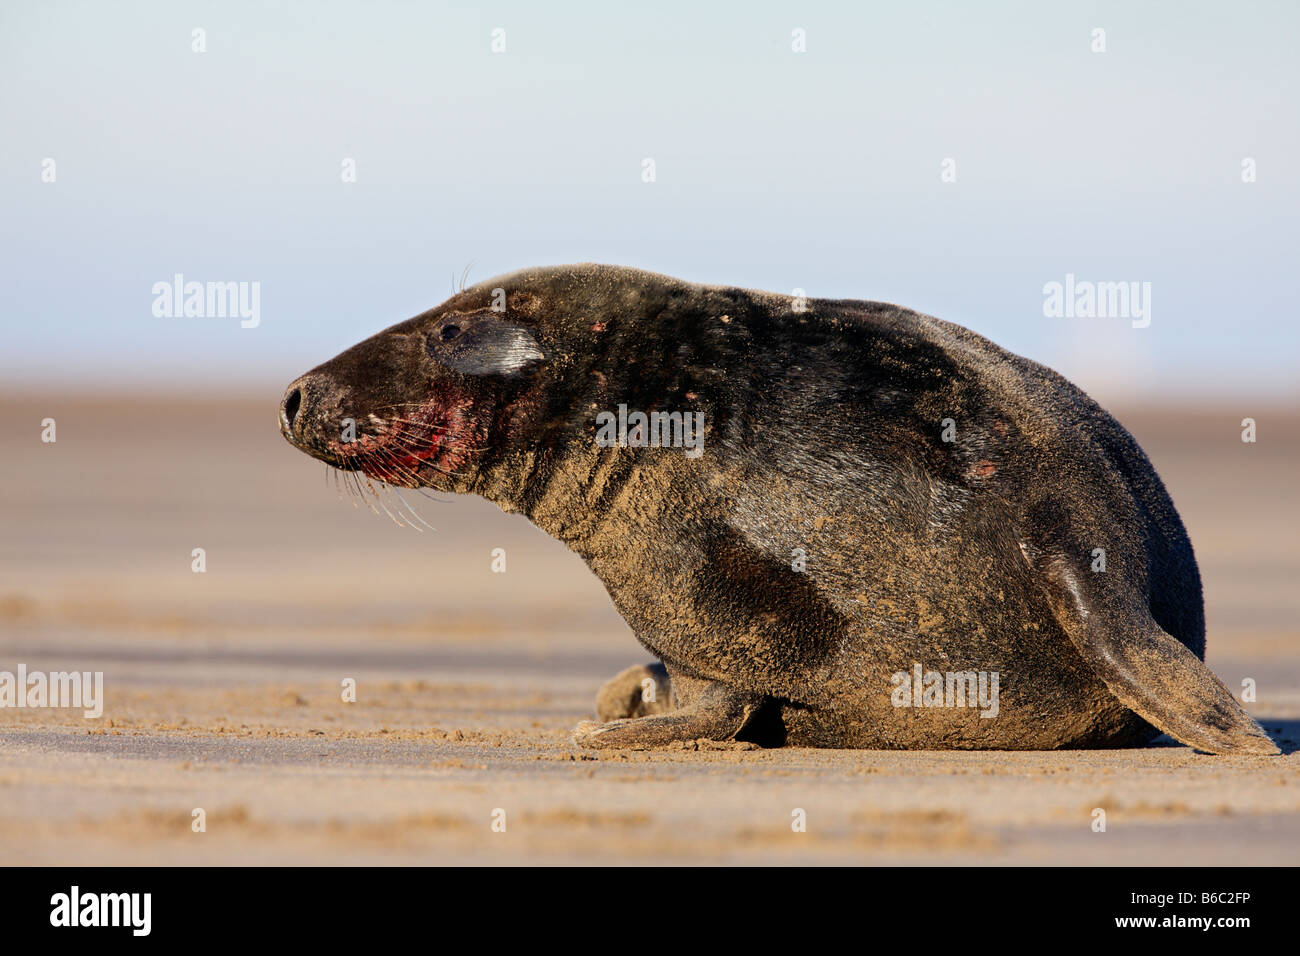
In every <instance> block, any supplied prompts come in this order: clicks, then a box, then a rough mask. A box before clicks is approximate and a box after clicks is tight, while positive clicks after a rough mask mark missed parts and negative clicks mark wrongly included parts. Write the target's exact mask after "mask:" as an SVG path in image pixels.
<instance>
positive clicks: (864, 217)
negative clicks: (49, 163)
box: [0, 0, 1300, 402]
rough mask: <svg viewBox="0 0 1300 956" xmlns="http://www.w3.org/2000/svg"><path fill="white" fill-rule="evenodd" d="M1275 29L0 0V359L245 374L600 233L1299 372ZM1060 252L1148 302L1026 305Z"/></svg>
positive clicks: (1143, 7) (1032, 342) (999, 19)
mask: <svg viewBox="0 0 1300 956" xmlns="http://www.w3.org/2000/svg"><path fill="white" fill-rule="evenodd" d="M1298 26H1300V8H1297V7H1296V6H1295V5H1294V4H1292V3H1287V2H1278V3H1251V4H1246V5H1243V6H1231V7H1229V6H1227V5H1221V4H1213V3H1178V2H1172V0H1170V2H1149V3H1143V4H1125V3H1119V2H1114V3H1107V2H1101V3H1065V4H1047V5H1044V4H1041V3H1033V2H1023V3H991V4H978V5H976V4H966V3H960V2H951V3H912V4H850V3H805V2H799V3H719V4H699V3H694V2H678V3H674V2H667V3H658V4H654V5H650V6H644V5H631V6H628V5H609V4H600V3H580V4H568V5H562V6H559V7H556V6H552V5H548V6H545V7H539V6H537V5H535V4H527V3H508V2H490V3H484V4H470V3H423V2H406V3H403V2H394V3H338V2H322V3H307V2H296V3H283V2H282V3H248V2H219V3H217V2H214V3H202V2H185V3H165V2H157V3H147V2H146V3H127V4H111V5H105V4H98V3H67V2H51V3H29V2H18V3H6V4H5V5H4V6H3V9H2V10H0V64H3V65H2V66H0V77H3V80H4V82H3V84H0V119H3V122H4V129H5V136H4V137H3V142H0V190H3V196H4V208H5V215H4V230H3V234H2V235H0V275H2V276H3V282H4V298H5V317H4V326H5V340H4V348H3V352H2V353H0V376H2V377H3V380H4V381H5V382H6V383H7V384H8V385H9V387H11V388H12V387H18V386H30V387H40V386H46V385H50V384H53V383H56V382H57V383H58V384H59V386H60V387H62V388H64V389H68V388H79V389H85V388H91V387H99V386H101V385H102V386H108V387H112V388H115V389H122V388H129V389H133V390H139V389H153V388H158V389H162V388H167V387H174V386H183V387H184V388H186V389H189V390H194V389H202V390H203V391H205V392H209V391H215V390H229V389H233V388H236V387H243V386H249V387H256V388H259V389H260V388H269V389H271V390H272V392H273V391H274V390H275V388H276V387H277V386H279V385H281V384H283V383H285V382H287V381H288V380H289V379H291V378H292V377H294V376H296V375H297V374H298V373H299V372H300V371H303V370H305V369H306V368H308V367H310V366H312V365H315V364H316V363H317V362H319V361H321V360H323V359H325V358H327V357H329V356H331V355H333V354H335V353H337V352H338V351H340V350H341V349H343V348H344V347H346V346H348V345H350V344H352V343H353V342H355V341H356V340H358V339H359V338H361V337H363V336H365V335H368V334H370V333H371V332H373V331H376V330H378V329H380V328H383V327H385V326H388V325H390V324H392V323H394V322H397V321H399V320H401V319H404V318H407V317H409V316H411V315H414V314H416V313H418V312H421V311H423V310H424V309H426V308H428V307H430V306H432V305H434V304H436V303H437V302H439V301H441V300H442V299H443V298H445V297H446V296H447V294H448V292H449V291H450V289H451V284H452V277H453V276H459V275H460V274H461V272H462V270H464V269H465V268H466V267H469V269H470V271H469V275H470V279H471V281H477V280H480V279H484V278H487V277H490V276H492V275H496V274H499V273H502V272H506V271H511V270H513V269H516V268H521V267H524V266H532V265H542V264H549V263H564V262H574V261H601V262H613V263H620V264H625V265H632V266H639V267H642V268H647V269H652V270H656V271H661V272H666V273H669V274H672V275H677V276H681V277H683V278H687V279H690V280H694V281H703V282H718V283H726V284H734V285H740V286H748V287H755V288H764V289H771V290H775V291H781V292H789V291H790V290H792V289H794V288H802V289H805V290H806V291H807V293H808V294H809V295H813V296H829V297H853V298H865V299H877V300H884V301H893V302H898V303H901V304H904V305H907V306H910V307H912V308H915V309H918V310H920V311H923V312H929V313H931V314H934V315H938V316H940V317H943V318H947V319H950V320H952V321H956V322H960V323H962V324H964V325H967V326H970V327H971V328H973V329H975V330H976V331H979V332H981V333H983V334H985V335H987V336H989V337H991V338H993V339H994V340H995V341H997V342H999V343H1000V344H1002V345H1003V346H1005V347H1007V348H1010V349H1012V350H1013V351H1016V352H1020V353H1024V354H1027V355H1030V356H1032V357H1033V358H1035V359H1037V360H1039V361H1042V362H1045V363H1046V364H1048V365H1050V366H1052V367H1054V368H1057V369H1059V370H1061V371H1062V372H1063V373H1065V374H1066V375H1067V376H1069V377H1071V378H1073V379H1075V380H1077V381H1079V382H1080V383H1081V384H1083V385H1084V387H1085V388H1088V389H1089V390H1091V391H1092V392H1094V393H1095V394H1097V395H1098V396H1099V397H1100V398H1101V399H1102V400H1103V401H1108V400H1112V399H1132V400H1135V401H1142V402H1151V401H1177V400H1181V399H1183V398H1186V397H1206V396H1210V395H1225V394H1234V393H1247V394H1259V395H1265V394H1266V395H1270V396H1287V397H1292V398H1293V397H1294V396H1295V395H1296V382H1295V379H1296V376H1295V375H1294V369H1295V362H1296V358H1297V346H1298V345H1300V331H1298V328H1300V325H1298V324H1297V322H1296V321H1295V307H1296V291H1295V282H1294V276H1295V251H1296V249H1295V223H1296V213H1297V211H1298V210H1300V177H1297V176H1296V175H1295V173H1294V171H1295V169H1297V168H1298V167H1300V122H1298V121H1297V111H1296V109H1295V108H1294V107H1295V97H1296V94H1297V82H1298V81H1300V61H1298V60H1297V58H1296V57H1295V55H1294V49H1293V43H1292V38H1293V36H1294V35H1295V32H1296V28H1297V27H1298ZM1098 29H1100V30H1103V31H1104V37H1103V38H1102V39H1103V42H1104V46H1105V52H1093V48H1094V46H1095V45H1096V44H1097V40H1096V38H1095V37H1094V31H1095V30H1098ZM195 30H202V31H204V32H203V46H204V49H205V52H202V53H198V52H194V50H193V47H194V45H195V43H196V41H195V39H194V31H195ZM796 30H802V31H804V33H803V44H804V46H805V47H806V52H803V53H796V52H794V51H793V49H792V47H793V46H794V45H795V44H796V42H797V39H796V37H795V35H794V31H796ZM494 31H501V32H499V33H494ZM494 42H495V43H496V44H497V45H498V47H500V45H502V44H503V45H504V51H503V52H493V44H494ZM647 158H649V159H653V160H654V163H655V182H653V183H645V182H643V181H642V162H643V160H644V159H647ZM45 159H53V160H54V161H55V164H56V165H55V169H56V175H57V179H56V181H55V182H53V183H48V182H43V181H42V176H41V174H42V162H43V161H44V160H45ZM345 159H350V160H352V161H354V163H355V182H348V183H345V182H343V181H342V164H343V162H344V160H345ZM1247 159H1250V160H1253V161H1254V163H1255V170H1256V172H1255V179H1256V181H1254V182H1251V183H1244V182H1243V181H1242V171H1243V170H1242V164H1243V161H1244V160H1247ZM945 160H953V162H954V164H955V166H954V167H952V168H954V169H955V176H956V179H955V181H952V182H945V181H943V179H942V175H941V174H942V173H943V169H944V168H943V163H944V162H945ZM176 273H181V274H183V275H184V276H186V277H187V278H188V279H193V280H198V281H222V280H233V281H245V282H254V281H255V282H259V283H260V288H261V312H262V320H261V325H260V326H259V327H258V328H256V329H241V328H240V327H239V325H238V323H231V322H229V321H221V320H219V319H206V318H205V319H196V318H189V319H186V318H156V317H154V315H153V314H152V312H151V304H152V301H153V295H152V293H151V291H150V290H151V288H152V286H153V284H154V283H155V282H158V281H170V280H171V277H172V276H173V275H175V274H176ZM1067 273H1072V274H1074V275H1076V276H1077V277H1078V278H1080V279H1089V280H1093V281H1097V280H1104V281H1140V282H1150V283H1151V285H1152V307H1153V308H1152V323H1151V326H1150V327H1149V328H1146V329H1136V330H1135V329H1133V328H1131V326H1130V325H1129V324H1128V323H1126V322H1124V321H1122V320H1115V319H1110V320H1107V319H1048V318H1045V317H1044V316H1043V312H1042V305H1043V292H1042V289H1043V286H1044V284H1045V283H1048V282H1052V281H1058V282H1059V281H1064V278H1065V275H1066V274H1067Z"/></svg>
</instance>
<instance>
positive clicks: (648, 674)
mask: <svg viewBox="0 0 1300 956" xmlns="http://www.w3.org/2000/svg"><path fill="white" fill-rule="evenodd" d="M672 700H673V684H672V678H671V677H670V676H669V675H668V668H666V667H664V665H663V664H661V663H660V662H658V661H655V663H653V664H639V665H637V666H635V667H629V668H628V669H627V670H625V671H623V672H621V673H620V674H618V675H617V676H615V677H611V678H610V679H609V680H607V681H606V682H605V686H604V687H602V688H601V689H600V693H599V694H597V695H596V716H597V717H599V718H600V719H601V720H602V721H610V720H618V719H619V718H624V717H648V716H650V715H651V714H663V713H666V712H668V711H669V710H671V709H672Z"/></svg>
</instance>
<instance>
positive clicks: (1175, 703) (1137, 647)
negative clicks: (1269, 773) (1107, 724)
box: [1024, 544, 1280, 754]
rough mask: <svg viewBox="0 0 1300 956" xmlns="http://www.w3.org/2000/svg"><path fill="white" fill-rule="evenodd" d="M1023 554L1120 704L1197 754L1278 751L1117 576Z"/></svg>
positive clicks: (1049, 556) (1056, 557)
mask: <svg viewBox="0 0 1300 956" xmlns="http://www.w3.org/2000/svg"><path fill="white" fill-rule="evenodd" d="M1024 551H1025V555H1026V557H1027V558H1029V560H1030V563H1031V565H1032V566H1033V567H1034V568H1035V569H1036V570H1038V572H1039V573H1040V575H1041V577H1040V580H1041V582H1042V585H1043V590H1044V592H1045V593H1046V595H1047V599H1048V602H1049V603H1050V604H1051V606H1052V610H1053V612H1054V613H1055V615H1056V618H1057V620H1058V621H1059V622H1060V623H1061V626H1062V627H1063V628H1064V629H1065V633H1066V634H1068V635H1069V637H1070V642H1071V643H1072V644H1074V646H1075V648H1076V649H1077V650H1078V651H1079V653H1080V654H1081V655H1082V656H1083V659H1084V660H1085V661H1087V662H1088V663H1089V664H1090V665H1091V666H1092V668H1093V670H1094V671H1095V672H1096V674H1097V676H1098V677H1100V678H1101V679H1102V681H1104V682H1105V684H1106V687H1107V688H1108V689H1109V690H1110V692H1111V693H1112V694H1114V695H1115V696H1116V698H1118V699H1119V701H1120V702H1121V703H1122V704H1124V706H1126V707H1128V708H1129V709H1130V710H1132V711H1134V712H1136V713H1137V714H1139V715H1141V716H1142V717H1144V718H1146V720H1147V721H1149V722H1150V723H1152V724H1154V725H1155V726H1156V727H1158V728H1160V729H1161V730H1163V731H1164V732H1165V733H1167V734H1169V736H1171V737H1175V738H1177V739H1178V740H1180V741H1182V742H1183V743H1185V744H1187V745H1189V746H1191V747H1195V748H1196V749H1197V750H1203V751H1205V752H1207V753H1212V754H1226V753H1250V754H1277V753H1280V751H1279V750H1278V749H1277V746H1276V745H1275V744H1274V743H1273V741H1272V740H1270V739H1269V737H1268V735H1267V734H1265V733H1264V731H1263V728H1261V727H1260V726H1259V724H1257V723H1255V721H1254V720H1253V719H1251V716H1250V715H1249V714H1248V713H1246V711H1245V709H1244V708H1243V707H1242V706H1241V704H1239V703H1237V700H1236V698H1234V697H1233V696H1232V692H1231V691H1229V690H1228V688H1227V687H1225V686H1224V685H1223V682H1222V681H1220V680H1219V679H1218V678H1217V677H1215V676H1214V674H1213V673H1211V671H1210V669H1209V668H1208V667H1206V666H1205V664H1204V663H1203V662H1202V661H1201V660H1200V658H1198V657H1197V656H1196V655H1195V654H1193V653H1192V652H1191V651H1189V650H1188V649H1187V648H1186V647H1184V646H1183V645H1182V644H1181V643H1179V642H1178V641H1177V640H1176V639H1174V638H1173V637H1171V636H1170V635H1169V634H1167V633H1166V632H1165V631H1164V630H1162V629H1161V627H1160V625H1158V624H1157V623H1156V622H1155V619H1154V618H1152V617H1151V612H1150V611H1149V610H1148V609H1147V607H1146V605H1145V604H1144V603H1143V602H1141V601H1140V600H1137V599H1135V598H1133V597H1132V596H1129V595H1126V594H1123V593H1114V592H1112V591H1111V590H1110V589H1112V588H1115V584H1114V583H1112V582H1114V581H1115V576H1110V575H1106V574H1104V573H1102V574H1089V573H1088V572H1077V571H1076V570H1075V569H1074V567H1073V566H1072V565H1071V563H1070V561H1069V559H1068V558H1066V557H1064V556H1063V555H1062V554H1061V553H1059V552H1058V553H1055V554H1053V553H1051V552H1048V551H1041V550H1039V549H1037V548H1035V547H1033V546H1032V545H1029V544H1026V545H1024ZM1085 575H1086V576H1085ZM1098 578H1105V579H1108V580H1107V583H1104V584H1099V583H1096V582H1097V579H1098Z"/></svg>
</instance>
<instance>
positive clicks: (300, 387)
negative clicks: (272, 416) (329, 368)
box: [280, 375, 322, 451]
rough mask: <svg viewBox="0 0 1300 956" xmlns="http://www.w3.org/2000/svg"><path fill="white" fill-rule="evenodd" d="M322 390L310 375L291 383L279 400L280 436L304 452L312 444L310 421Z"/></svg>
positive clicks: (315, 411) (314, 413)
mask: <svg viewBox="0 0 1300 956" xmlns="http://www.w3.org/2000/svg"><path fill="white" fill-rule="evenodd" d="M321 391H322V389H321V387H320V384H319V383H318V382H314V381H313V380H312V376H311V375H304V376H303V377H302V378H300V379H298V380H296V381H294V382H291V383H290V384H289V387H288V388H287V389H285V390H284V398H282V399H281V400H280V434H281V435H283V436H284V437H285V439H286V440H287V441H288V442H289V443H290V444H293V445H297V446H298V447H299V448H302V449H303V450H304V451H305V450H307V446H308V445H309V444H311V443H312V432H313V431H314V430H315V429H314V428H313V426H312V419H313V418H314V417H315V416H316V413H317V411H318V409H317V408H316V406H317V405H319V403H320V393H321Z"/></svg>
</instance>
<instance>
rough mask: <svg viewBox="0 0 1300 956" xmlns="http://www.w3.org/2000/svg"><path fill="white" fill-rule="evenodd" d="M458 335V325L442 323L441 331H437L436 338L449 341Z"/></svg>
mask: <svg viewBox="0 0 1300 956" xmlns="http://www.w3.org/2000/svg"><path fill="white" fill-rule="evenodd" d="M458 335H460V326H459V325H444V326H443V327H442V329H441V331H439V332H438V338H440V339H442V341H444V342H450V341H451V340H452V339H454V338H455V337H456V336H458Z"/></svg>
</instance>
